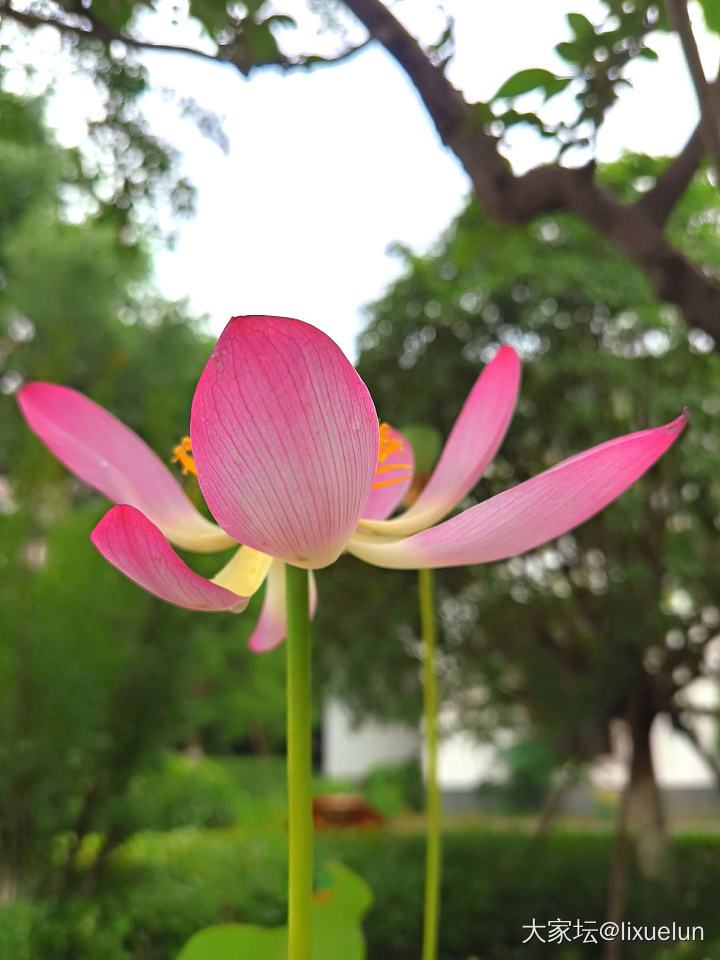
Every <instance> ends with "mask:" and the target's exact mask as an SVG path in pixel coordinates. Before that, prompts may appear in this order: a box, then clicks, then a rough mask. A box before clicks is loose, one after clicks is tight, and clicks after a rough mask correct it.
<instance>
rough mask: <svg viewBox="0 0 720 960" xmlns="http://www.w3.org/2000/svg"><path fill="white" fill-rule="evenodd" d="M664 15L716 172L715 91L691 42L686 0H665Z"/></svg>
mask: <svg viewBox="0 0 720 960" xmlns="http://www.w3.org/2000/svg"><path fill="white" fill-rule="evenodd" d="M666 3H667V11H668V16H669V17H670V22H671V23H672V25H673V27H674V29H675V31H676V33H677V34H678V36H679V37H680V43H681V44H682V48H683V54H684V55H685V61H686V63H687V66H688V70H689V71H690V77H691V78H692V82H693V86H694V87H695V94H696V96H697V100H698V106H699V108H700V118H701V119H700V124H701V127H702V132H703V138H704V140H705V147H706V149H707V152H708V154H709V155H710V156H711V157H712V158H713V165H714V166H715V170H716V172H720V126H718V120H717V116H716V111H715V101H716V91H714V90H713V88H712V87H711V85H710V84H709V83H708V81H707V77H706V76H705V71H704V70H703V65H702V60H701V59H700V52H699V50H698V47H697V43H696V42H695V35H694V34H693V31H692V24H691V23H690V16H689V15H688V9H687V0H666Z"/></svg>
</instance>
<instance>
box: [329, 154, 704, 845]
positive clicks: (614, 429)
mask: <svg viewBox="0 0 720 960" xmlns="http://www.w3.org/2000/svg"><path fill="white" fill-rule="evenodd" d="M659 167H660V162H659V161H656V160H653V159H651V158H648V157H643V156H628V157H626V158H625V159H624V160H622V161H621V162H619V163H617V164H614V165H611V166H610V167H608V168H606V169H604V170H603V171H602V181H603V182H604V183H607V184H608V186H612V187H613V188H614V189H617V190H625V191H627V189H628V188H627V184H628V183H631V182H633V181H637V180H639V179H641V178H643V177H652V176H655V175H656V173H657V171H658V169H659ZM628 199H630V198H628ZM717 214H718V206H717V195H716V192H715V189H714V187H713V185H712V183H711V182H710V180H709V178H708V176H707V174H701V175H700V176H698V177H697V178H696V180H695V182H694V183H693V185H692V187H691V188H690V189H689V190H688V192H687V194H686V196H685V197H684V199H683V201H682V203H681V204H680V205H679V207H678V209H677V210H676V212H675V215H674V217H673V220H672V222H671V224H670V226H669V230H670V235H671V236H672V237H673V240H674V242H676V243H677V244H678V245H679V246H681V247H682V248H684V249H688V250H690V249H692V250H694V251H696V252H697V253H698V255H700V256H701V257H704V258H707V259H708V260H710V259H717V256H718V252H719V243H720V241H719V240H718V237H717V233H716V231H715V229H714V227H712V226H710V225H711V224H712V223H714V221H715V219H716V217H717ZM397 254H398V256H399V258H400V260H401V263H402V266H403V276H402V277H401V278H400V279H399V280H398V281H397V282H396V283H394V284H393V285H392V286H391V287H390V289H389V290H388V292H387V294H386V295H385V296H384V297H383V298H382V299H381V300H379V301H378V302H377V303H375V304H373V305H372V306H371V307H370V308H369V309H368V325H367V329H366V330H365V332H364V333H363V334H362V336H361V338H360V347H361V353H360V359H359V363H358V369H359V370H360V373H361V375H362V376H363V378H364V379H365V380H366V382H367V383H368V385H369V387H370V390H371V392H372V394H373V397H374V399H375V402H376V405H377V407H378V411H379V414H380V416H381V418H383V419H388V420H389V421H390V422H391V423H393V424H394V425H396V426H398V427H399V428H401V429H402V427H403V425H405V424H408V423H410V424H412V423H416V422H420V423H424V424H429V425H432V426H434V427H435V428H437V429H438V430H439V431H441V433H442V434H443V436H447V434H448V433H449V431H450V428H451V427H452V424H453V422H454V419H455V417H456V416H457V414H458V412H459V410H460V408H461V406H462V403H463V401H464V399H465V396H466V395H467V393H468V392H469V390H470V388H471V386H472V384H473V382H474V380H475V378H476V377H477V375H478V372H479V369H480V367H481V366H482V364H483V363H484V362H486V361H487V360H488V359H489V358H490V357H491V356H492V355H493V352H494V350H495V349H496V346H497V344H498V343H500V342H504V343H510V344H512V345H514V346H515V347H516V348H517V349H518V351H519V352H520V354H521V356H522V357H523V359H524V373H523V384H522V388H521V397H520V401H519V403H518V407H517V411H516V414H515V418H514V420H513V422H512V424H511V427H510V430H509V433H508V436H507V438H506V440H505V442H504V445H503V447H502V449H501V452H500V454H499V456H498V457H497V458H496V460H495V462H494V464H493V465H492V466H491V468H490V469H489V470H488V471H487V473H486V476H485V478H484V479H483V480H482V481H481V482H480V484H479V486H478V489H477V491H476V492H475V493H474V494H473V495H472V496H471V497H469V498H468V501H467V504H468V505H469V504H472V503H474V502H476V498H478V497H479V498H482V499H484V498H485V497H487V496H490V495H492V494H495V493H497V492H499V491H501V490H503V489H505V488H507V487H509V486H512V485H514V484H516V483H518V482H520V481H523V480H525V479H527V478H529V477H530V476H533V475H534V474H536V473H539V472H540V471H542V470H544V469H547V468H548V467H550V466H552V465H553V464H555V463H557V462H558V461H559V460H561V459H563V458H565V457H567V456H570V455H571V454H573V453H575V452H578V451H580V450H583V449H586V448H588V447H591V446H593V445H595V444H597V443H600V442H602V441H604V440H607V439H610V438H611V437H613V436H616V435H620V434H623V433H627V432H630V431H632V430H638V429H642V428H644V427H648V426H653V425H658V424H661V423H663V422H666V421H668V420H670V419H672V418H673V417H675V416H676V415H677V414H678V413H679V412H680V411H681V410H682V408H683V407H684V406H687V407H688V408H689V411H690V418H691V423H690V427H689V428H688V430H687V433H686V434H685V435H684V436H683V438H682V440H681V442H680V443H679V444H677V446H676V447H675V448H673V450H672V451H671V452H670V453H668V454H667V455H666V456H665V457H664V458H663V459H662V461H661V462H660V463H659V464H657V465H656V466H655V467H653V468H652V470H650V471H649V473H648V475H647V476H646V477H644V478H643V479H642V480H641V481H639V482H638V483H637V484H636V485H635V486H634V487H633V488H632V489H631V490H630V491H629V492H627V493H626V494H624V495H623V496H622V497H621V498H620V499H619V501H618V502H617V503H615V504H613V505H612V506H610V507H609V508H607V509H606V510H604V511H603V512H602V513H601V514H600V515H599V516H598V517H596V518H594V519H593V520H591V521H590V522H588V523H587V524H585V525H583V526H582V527H581V528H580V529H578V530H577V531H575V532H573V533H571V534H568V535H566V536H564V537H562V538H561V539H560V540H559V541H558V542H557V543H555V544H551V545H549V546H548V547H546V548H544V549H541V550H537V551H534V552H532V553H530V554H528V555H526V556H523V557H518V558H515V559H511V560H509V561H507V562H504V563H498V564H491V565H487V566H477V567H472V568H465V569H463V568H461V569H456V570H447V571H439V572H438V575H437V579H438V589H439V591H440V598H441V599H440V607H439V609H440V616H441V622H442V627H443V630H442V654H441V658H440V669H441V675H442V684H443V688H444V694H445V696H446V698H447V699H448V700H449V701H452V702H453V703H454V704H455V705H457V706H458V707H459V709H460V718H459V723H460V725H461V726H463V727H465V728H467V729H474V730H475V731H476V733H477V735H478V736H479V737H481V738H482V737H487V738H492V736H493V735H494V733H495V732H496V730H497V729H498V727H503V726H506V727H511V728H513V729H515V730H518V731H521V732H522V731H525V732H526V733H527V735H534V736H536V737H539V739H540V741H541V742H544V743H545V744H546V745H547V746H548V748H551V749H552V750H553V751H554V752H556V753H559V754H560V755H561V756H563V757H564V758H566V759H567V760H568V761H569V762H571V763H583V762H585V761H587V760H589V759H591V758H593V757H596V756H597V755H599V754H602V753H605V752H607V750H608V747H609V736H610V725H611V722H612V721H613V720H617V719H620V720H623V721H625V722H626V723H627V724H628V726H629V728H630V730H631V731H632V736H633V742H634V761H633V773H634V789H636V792H637V794H638V796H639V795H640V794H642V795H644V796H645V798H646V800H648V801H649V802H648V803H645V804H640V805H639V807H638V810H639V811H641V812H642V813H643V815H644V816H645V817H646V820H649V821H650V823H651V825H653V824H654V825H656V826H658V827H659V826H660V824H661V810H660V808H659V800H658V798H657V794H656V789H655V783H654V776H653V770H652V760H651V755H650V750H649V739H648V738H649V731H650V726H651V724H652V722H653V720H654V719H655V717H656V716H657V715H658V713H660V712H663V713H667V714H669V715H670V717H671V718H672V720H673V723H674V724H675V725H676V726H677V728H678V729H680V730H682V731H684V732H685V733H686V735H687V736H688V737H689V738H691V739H692V740H694V738H695V734H694V732H693V725H692V714H691V710H692V707H691V704H690V703H689V698H688V696H687V690H688V687H689V685H690V684H692V683H693V681H695V680H696V679H697V678H699V677H708V678H711V679H715V680H717V678H718V662H717V641H715V644H714V649H715V656H714V659H713V656H712V650H713V638H715V637H716V636H717V630H718V626H720V609H719V608H718V597H720V539H719V537H718V528H719V527H720V484H719V483H718V462H719V455H720V454H719V449H718V444H719V441H718V436H719V435H720V434H719V430H718V428H719V426H720V423H719V418H720V401H719V400H718V397H719V396H720V359H719V358H718V356H717V355H716V354H715V353H714V352H712V343H711V340H710V338H709V337H707V336H706V335H705V334H703V333H700V332H695V333H691V334H690V335H688V333H687V330H686V329H685V328H684V326H683V324H682V323H681V321H680V320H679V318H678V316H677V314H676V312H675V311H674V310H672V309H670V308H668V307H664V306H661V305H660V304H658V302H657V301H656V299H655V298H654V296H653V293H652V290H651V289H650V285H649V284H648V282H647V279H646V277H644V276H643V274H642V273H641V271H639V270H638V269H636V268H633V267H632V266H630V265H629V264H628V263H627V261H626V260H625V259H624V258H623V257H622V256H621V255H620V254H619V253H618V252H617V250H615V249H614V248H613V247H612V245H611V244H610V243H609V242H608V241H606V240H603V239H602V238H599V237H598V236H597V235H596V234H595V233H594V232H593V231H592V230H591V229H589V228H588V227H587V226H585V225H582V224H580V223H578V222H577V220H575V219H573V218H571V217H569V216H566V215H563V216H553V217H545V218H542V219H540V220H538V221H536V222H535V223H533V224H532V225H530V226H527V227H511V228H510V227H504V228H499V227H498V226H497V224H494V223H493V222H492V221H491V220H489V219H488V218H487V217H486V216H485V215H484V214H482V213H481V211H480V210H479V208H478V207H477V206H476V205H475V204H470V205H469V206H468V208H467V210H466V211H465V212H464V213H463V214H462V215H461V216H460V217H459V219H458V220H457V221H456V222H455V223H454V224H453V225H452V226H451V227H450V229H449V230H448V232H447V234H446V235H445V236H444V237H443V238H442V239H441V240H440V241H439V242H438V244H437V245H436V247H435V249H433V250H432V251H431V253H430V254H428V255H426V256H417V255H415V254H413V253H412V252H411V251H410V250H407V249H404V248H399V249H398V250H397ZM328 581H331V582H332V583H331V586H327V585H326V584H327V582H328ZM414 583H415V578H414V575H413V574H402V573H399V574H396V571H392V576H390V575H389V573H388V572H386V571H375V570H373V569H372V568H371V567H365V568H364V569H363V575H362V577H361V576H359V575H358V567H357V562H356V561H352V560H347V561H345V562H344V563H343V564H339V565H337V568H332V569H330V570H328V571H327V572H324V573H323V575H322V578H321V581H320V584H321V589H322V594H323V598H327V599H324V602H323V604H322V606H321V608H320V610H319V617H320V623H321V627H322V629H321V637H322V640H323V642H324V643H325V644H328V645H331V646H332V648H333V649H332V650H330V651H329V652H328V653H327V654H326V659H327V662H330V663H334V664H335V666H336V668H337V669H336V671H335V673H334V675H333V677H332V678H331V683H335V685H336V687H337V688H338V690H339V692H340V694H341V696H343V697H344V698H346V699H347V700H349V701H350V702H351V703H352V704H353V705H354V706H355V708H356V709H357V710H358V712H360V713H362V712H363V711H364V710H371V711H372V712H374V713H377V714H381V715H384V716H386V717H392V718H395V717H398V716H403V715H404V716H405V717H408V718H409V717H410V716H412V711H415V712H416V711H417V710H418V709H419V703H420V695H419V683H420V677H419V663H418V644H419V637H418V625H417V621H416V613H415V589H414ZM348 597H350V598H351V600H352V602H348ZM373 598H375V600H373ZM377 598H380V599H379V603H378V600H377ZM359 637H360V638H363V639H362V641H359V640H358V638H359ZM370 643H372V647H371V649H372V655H369V652H368V651H369V649H370V647H369V644H370ZM341 661H342V665H340V664H341ZM413 690H414V692H415V696H414V697H413V698H411V699H409V700H408V699H407V698H406V696H405V694H406V693H407V692H409V691H413ZM705 759H706V761H707V762H708V763H709V764H711V765H713V768H714V769H715V771H716V772H718V768H719V767H720V764H718V761H717V757H713V756H707V757H705ZM636 806H638V805H636ZM651 832H652V831H651Z"/></svg>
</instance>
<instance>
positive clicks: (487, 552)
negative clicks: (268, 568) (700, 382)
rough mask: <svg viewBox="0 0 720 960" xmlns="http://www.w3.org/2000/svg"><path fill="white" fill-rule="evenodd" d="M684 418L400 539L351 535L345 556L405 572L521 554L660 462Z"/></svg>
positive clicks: (565, 465)
mask: <svg viewBox="0 0 720 960" xmlns="http://www.w3.org/2000/svg"><path fill="white" fill-rule="evenodd" d="M686 420H687V415H686V414H685V413H683V415H682V416H680V417H678V418H677V419H676V420H673V421H672V423H668V424H666V425H665V426H663V427H657V428H655V429H654V430H642V431H640V432H639V433H631V434H628V435H627V436H624V437H618V438H617V439H615V440H610V441H609V442H608V443H603V444H600V446H597V447H593V448H592V449H591V450H586V451H585V452H584V453H580V454H577V455H576V456H574V457H570V458H569V459H568V460H564V461H563V462H562V463H559V464H557V466H555V467H552V468H551V469H550V470H546V471H545V472H544V473H541V474H539V475H538V476H537V477H533V478H532V479H531V480H527V481H526V482H525V483H521V484H519V485H518V486H516V487H513V488H512V489H510V490H505V491H504V492H503V493H499V494H498V495H497V496H495V497H491V499H490V500H486V501H485V502H484V503H480V504H478V505H477V506H476V507H471V508H470V509H469V510H466V511H465V512H464V513H461V514H460V515H459V516H457V517H452V519H450V520H446V521H445V522H444V523H441V524H440V525H439V526H436V527H432V528H431V529H430V530H425V531H423V532H422V533H418V534H415V535H414V536H412V537H409V538H407V539H405V540H396V541H395V542H392V541H387V542H385V543H382V542H381V540H380V538H379V537H375V538H373V537H370V536H365V535H362V534H359V535H358V536H356V537H354V538H353V539H352V540H351V542H350V544H349V545H348V550H349V551H350V552H351V553H354V554H355V556H357V557H359V558H360V559H361V560H366V561H367V562H368V563H374V564H376V565H377V566H379V567H394V568H399V569H411V570H415V569H418V568H426V567H455V566H461V565H463V566H464V565H465V564H472V563H488V562H490V561H492V560H503V559H505V558H506V557H512V556H515V554H518V553H524V552H525V551H526V550H532V549H533V548H534V547H539V546H540V545H541V544H543V543H546V542H547V541H548V540H552V539H553V538H555V537H559V536H560V534H562V533H565V532H566V531H568V530H571V529H572V528H573V527H576V526H577V525H578V524H580V523H584V522H585V520H588V519H589V518H590V517H592V516H593V514H595V513H597V512H598V511H599V510H602V508H603V507H605V506H607V504H608V503H610V502H611V501H612V500H614V499H615V498H616V497H618V496H620V494H621V493H623V491H624V490H626V489H627V488H628V487H629V486H630V485H631V484H632V483H634V482H635V480H637V479H638V477H640V476H642V474H643V473H645V471H646V470H647V469H648V468H649V467H651V466H652V464H653V463H655V461H656V460H657V459H658V458H659V457H660V456H662V454H663V453H664V452H665V451H666V450H667V449H668V447H669V446H670V445H671V444H672V443H673V442H674V441H675V440H676V439H677V437H678V436H679V435H680V433H681V432H682V430H683V427H684V426H685V423H686Z"/></svg>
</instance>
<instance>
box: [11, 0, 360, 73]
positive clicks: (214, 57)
mask: <svg viewBox="0 0 720 960" xmlns="http://www.w3.org/2000/svg"><path fill="white" fill-rule="evenodd" d="M2 16H6V17H8V19H10V20H14V21H15V22H16V23H19V24H21V25H22V26H24V27H27V28H28V29H30V30H35V29H37V28H38V27H54V28H55V29H56V30H58V31H59V32H60V33H64V34H66V35H69V36H73V37H81V38H83V39H86V40H99V41H100V42H101V43H104V44H108V43H111V42H112V41H117V42H119V43H123V44H125V46H127V47H130V48H131V49H133V50H140V51H150V52H153V53H184V54H187V55H189V56H192V57H200V58H201V59H203V60H211V61H212V62H213V63H221V64H222V63H228V64H230V65H232V66H234V67H235V68H236V69H237V70H239V71H240V73H242V74H243V75H244V76H246V75H247V74H248V73H249V72H250V69H252V68H248V67H246V66H245V65H244V64H240V63H239V62H236V61H235V60H234V59H233V56H232V53H231V52H230V49H228V50H226V49H225V47H224V46H221V47H219V49H218V52H217V53H208V52H207V51H205V50H201V49H199V48H198V47H187V46H183V45H182V44H175V43H154V42H153V41H151V40H140V39H138V38H137V37H132V36H130V35H129V34H125V33H122V32H121V31H120V30H116V29H115V28H114V27H111V26H109V25H108V24H107V23H104V22H103V21H101V20H98V18H97V17H94V16H93V15H92V14H91V12H90V11H89V10H82V12H81V13H79V14H78V18H79V20H81V21H84V22H85V24H86V26H83V25H82V23H70V22H68V21H66V20H57V19H54V18H51V17H48V18H46V17H41V16H38V15H37V14H34V13H27V12H25V11H22V10H15V9H14V8H13V7H12V6H11V5H10V0H0V17H2ZM368 43H369V40H365V41H363V42H362V43H359V44H357V45H355V46H353V47H348V48H347V49H346V50H343V51H341V52H340V53H338V54H337V55H336V56H334V57H320V56H314V55H312V56H307V57H300V58H298V59H296V60H293V59H290V58H289V57H288V58H283V59H279V60H277V61H274V62H273V63H272V64H270V63H263V64H258V65H257V66H258V67H259V66H277V67H280V68H281V69H283V70H288V71H289V70H297V69H307V68H309V67H314V66H319V65H328V64H335V63H342V62H343V61H345V60H349V59H350V58H351V57H354V56H355V54H356V53H359V52H360V51H361V50H363V49H364V48H365V47H366V46H367V45H368ZM228 47H230V45H228Z"/></svg>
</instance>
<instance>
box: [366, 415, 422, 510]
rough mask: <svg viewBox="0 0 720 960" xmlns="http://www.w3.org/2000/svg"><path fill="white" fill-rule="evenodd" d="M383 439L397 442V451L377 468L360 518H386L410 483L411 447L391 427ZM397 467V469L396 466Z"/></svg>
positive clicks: (398, 502) (412, 457)
mask: <svg viewBox="0 0 720 960" xmlns="http://www.w3.org/2000/svg"><path fill="white" fill-rule="evenodd" d="M387 439H388V440H389V441H397V443H398V448H397V449H396V450H393V451H392V452H391V453H389V454H388V455H387V456H386V457H384V459H383V460H382V462H381V463H378V465H377V468H376V470H375V481H374V485H373V489H372V491H371V492H370V498H369V499H368V502H367V503H366V504H365V509H364V510H363V514H362V515H363V519H368V520H384V519H385V517H389V516H390V514H391V513H392V512H393V510H395V509H396V507H397V506H398V505H399V504H401V503H402V501H403V498H404V497H405V494H406V493H407V492H408V488H409V487H410V484H411V483H412V477H413V470H414V468H415V456H414V454H413V450H412V447H411V446H410V444H409V443H408V442H407V440H406V439H405V437H404V436H403V435H402V434H401V433H400V432H399V431H397V430H393V428H392V427H388V428H387ZM381 455H382V454H381ZM398 464H400V466H397V465H398ZM400 478H406V479H400Z"/></svg>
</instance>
